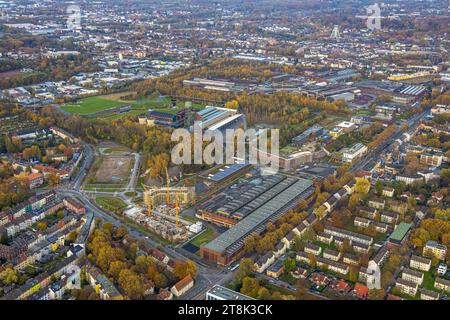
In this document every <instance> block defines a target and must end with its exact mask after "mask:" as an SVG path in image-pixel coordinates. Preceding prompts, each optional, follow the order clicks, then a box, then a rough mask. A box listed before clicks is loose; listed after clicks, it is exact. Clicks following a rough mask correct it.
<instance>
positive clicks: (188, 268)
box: [173, 260, 197, 279]
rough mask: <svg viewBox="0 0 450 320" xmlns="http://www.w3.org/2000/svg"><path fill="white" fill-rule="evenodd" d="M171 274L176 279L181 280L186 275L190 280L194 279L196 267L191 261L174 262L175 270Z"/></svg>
mask: <svg viewBox="0 0 450 320" xmlns="http://www.w3.org/2000/svg"><path fill="white" fill-rule="evenodd" d="M173 273H174V275H175V276H177V277H178V279H183V278H184V277H186V276H188V275H190V276H191V277H192V278H195V277H196V275H197V266H196V265H195V262H194V261H192V260H186V261H182V260H177V261H176V262H175V269H174V271H173Z"/></svg>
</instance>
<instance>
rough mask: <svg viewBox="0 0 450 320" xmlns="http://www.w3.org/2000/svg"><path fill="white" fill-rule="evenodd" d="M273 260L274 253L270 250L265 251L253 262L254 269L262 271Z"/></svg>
mask: <svg viewBox="0 0 450 320" xmlns="http://www.w3.org/2000/svg"><path fill="white" fill-rule="evenodd" d="M274 261H275V255H274V254H273V253H272V252H268V253H266V254H265V255H263V256H262V257H260V258H259V259H258V261H256V262H255V268H256V271H257V272H259V273H263V272H264V271H265V270H266V269H267V268H268V267H269V266H270V265H272V263H274Z"/></svg>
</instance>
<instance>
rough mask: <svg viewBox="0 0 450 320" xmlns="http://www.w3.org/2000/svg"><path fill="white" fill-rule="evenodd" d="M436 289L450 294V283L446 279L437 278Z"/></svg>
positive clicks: (435, 281)
mask: <svg viewBox="0 0 450 320" xmlns="http://www.w3.org/2000/svg"><path fill="white" fill-rule="evenodd" d="M434 287H435V288H436V289H438V290H443V291H446V292H450V281H449V280H447V279H444V278H440V277H436V280H434Z"/></svg>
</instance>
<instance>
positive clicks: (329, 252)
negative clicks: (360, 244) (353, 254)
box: [323, 248, 342, 261]
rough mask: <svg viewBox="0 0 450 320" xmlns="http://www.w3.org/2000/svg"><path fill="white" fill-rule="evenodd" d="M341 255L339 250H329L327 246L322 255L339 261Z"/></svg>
mask: <svg viewBox="0 0 450 320" xmlns="http://www.w3.org/2000/svg"><path fill="white" fill-rule="evenodd" d="M341 255H342V254H341V253H340V252H339V251H335V250H331V249H329V248H327V249H325V250H324V251H323V257H324V258H326V259H329V260H333V261H339V259H340V258H341Z"/></svg>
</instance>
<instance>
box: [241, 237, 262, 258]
mask: <svg viewBox="0 0 450 320" xmlns="http://www.w3.org/2000/svg"><path fill="white" fill-rule="evenodd" d="M258 241H259V236H258V235H251V236H249V237H247V238H246V239H245V240H244V252H245V253H247V254H248V253H251V252H253V251H254V250H255V247H256V244H257V243H258Z"/></svg>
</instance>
